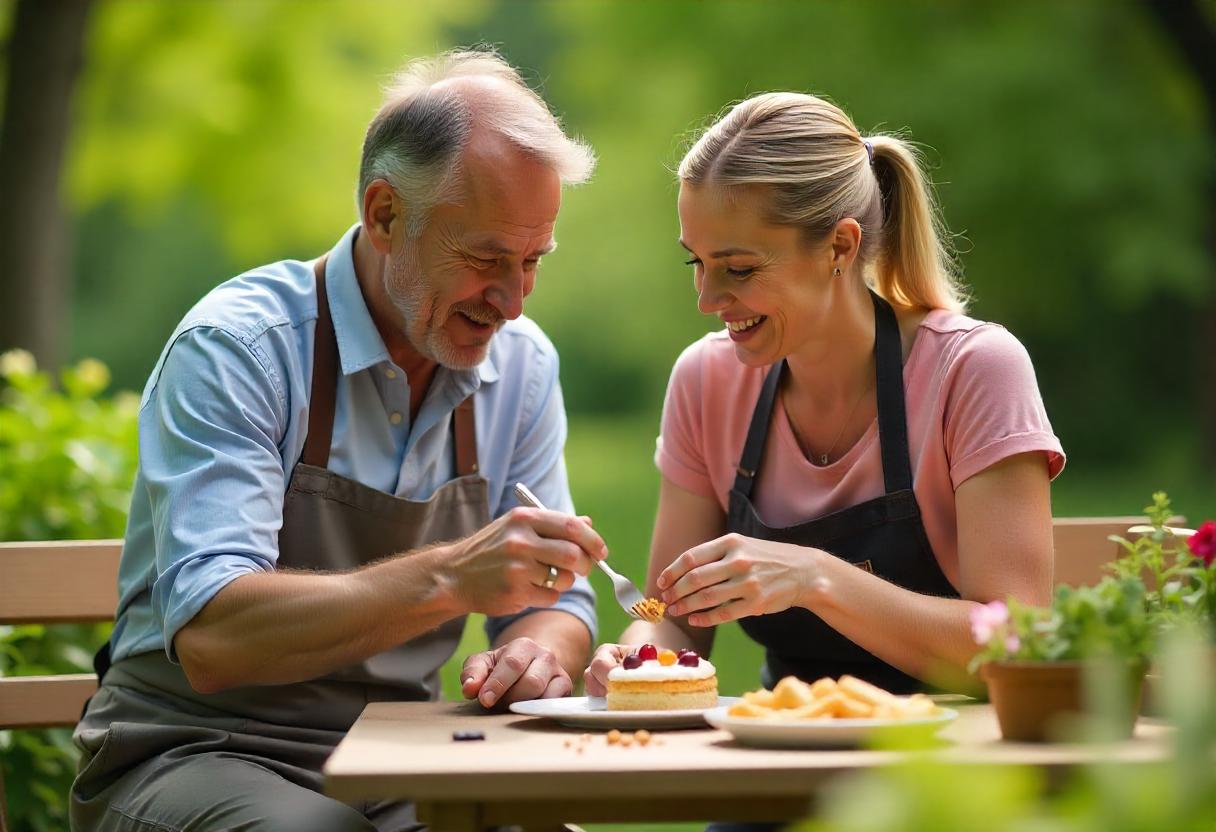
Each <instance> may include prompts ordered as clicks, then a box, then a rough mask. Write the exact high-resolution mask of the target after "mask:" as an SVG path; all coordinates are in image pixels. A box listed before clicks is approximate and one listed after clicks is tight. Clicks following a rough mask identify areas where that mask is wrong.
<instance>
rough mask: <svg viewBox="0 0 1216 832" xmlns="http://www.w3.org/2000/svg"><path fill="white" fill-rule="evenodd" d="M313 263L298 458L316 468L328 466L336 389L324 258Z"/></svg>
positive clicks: (334, 342) (335, 358)
mask: <svg viewBox="0 0 1216 832" xmlns="http://www.w3.org/2000/svg"><path fill="white" fill-rule="evenodd" d="M327 259H328V256H325V257H320V258H318V260H317V261H316V263H314V264H313V273H314V274H315V275H316V279H317V332H316V336H315V344H314V347H313V354H312V392H311V393H309V395H308V435H307V436H306V437H305V438H304V453H303V454H302V455H301V456H300V461H301V462H303V463H305V464H306V465H313V466H315V467H317V468H326V467H328V466H329V445H330V442H331V441H332V440H333V435H334V398H335V396H336V395H337V388H338V338H337V336H336V335H334V319H333V318H332V317H331V316H330V314H329V298H328V297H327V296H326V294H325V261H326V260H327Z"/></svg>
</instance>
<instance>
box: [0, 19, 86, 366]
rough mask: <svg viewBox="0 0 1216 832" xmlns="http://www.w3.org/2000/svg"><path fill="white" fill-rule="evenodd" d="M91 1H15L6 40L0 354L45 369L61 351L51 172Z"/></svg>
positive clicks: (63, 139)
mask: <svg viewBox="0 0 1216 832" xmlns="http://www.w3.org/2000/svg"><path fill="white" fill-rule="evenodd" d="M91 3H92V0H20V2H18V3H17V10H16V14H15V15H14V19H13V28H12V31H11V32H10V34H9V40H8V54H9V61H8V83H7V88H6V90H5V96H4V123H3V125H2V126H0V351H3V350H6V349H12V348H14V347H23V348H25V349H28V350H30V351H31V352H32V353H34V356H35V357H36V358H37V359H38V363H39V364H40V365H41V366H43V367H45V368H48V369H54V368H56V367H58V365H59V363H60V361H61V360H62V359H63V357H64V353H65V352H66V350H65V344H64V340H65V338H64V334H65V331H66V327H65V322H66V321H67V319H68V316H69V314H70V305H69V299H70V291H69V287H70V279H69V275H68V270H69V268H70V263H71V258H70V257H69V256H68V251H69V245H68V229H67V223H66V221H65V217H64V210H63V206H62V203H61V199H60V196H61V195H60V172H61V169H62V167H63V156H64V147H65V146H66V144H67V139H68V134H69V128H70V124H71V113H70V109H71V100H72V88H73V86H74V84H75V82H76V76H77V74H78V73H79V71H80V68H81V64H82V62H83V51H84V49H83V47H84V44H83V41H84V31H85V24H86V22H87V18H88V12H89V7H90V5H91Z"/></svg>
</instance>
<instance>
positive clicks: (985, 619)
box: [971, 601, 1009, 644]
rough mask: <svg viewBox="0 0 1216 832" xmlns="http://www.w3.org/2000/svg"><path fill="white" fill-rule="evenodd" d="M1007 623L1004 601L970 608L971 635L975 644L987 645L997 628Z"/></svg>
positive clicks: (1006, 609) (1007, 615)
mask: <svg viewBox="0 0 1216 832" xmlns="http://www.w3.org/2000/svg"><path fill="white" fill-rule="evenodd" d="M1008 621H1009V608H1008V607H1006V606H1005V602H1004V601H991V602H989V603H987V604H984V605H983V606H982V607H972V608H971V635H972V636H974V637H975V643H976V644H987V643H988V642H989V641H991V640H992V634H993V633H994V632H995V631H996V630H997V628H998V627H1003V626H1004V625H1005V624H1006V623H1007V622H1008Z"/></svg>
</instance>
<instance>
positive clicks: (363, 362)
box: [325, 223, 498, 392]
mask: <svg viewBox="0 0 1216 832" xmlns="http://www.w3.org/2000/svg"><path fill="white" fill-rule="evenodd" d="M358 234H359V225H358V223H356V224H355V225H353V226H351V228H350V230H349V231H347V232H346V233H345V234H343V235H342V239H340V240H339V241H338V243H337V245H335V246H334V247H333V249H332V250H331V251H330V252H329V258H328V259H327V260H326V261H325V292H326V294H327V295H328V296H329V314H330V316H331V317H332V318H333V321H334V334H335V336H337V340H338V360H339V362H340V364H341V365H342V374H343V375H348V376H349V375H351V374H353V373H357V372H359V371H360V370H366V369H367V368H368V367H373V366H375V365H376V364H379V363H381V362H383V361H391V360H392V358H391V356H390V355H389V353H388V347H386V346H385V345H384V339H383V338H381V337H380V330H378V329H376V322H375V321H373V320H372V314H371V312H369V311H368V309H367V302H366V301H365V300H364V299H363V290H362V289H361V288H360V287H359V280H358V278H356V277H355V237H357V236H358ZM497 340H498V339H497V338H496V339H494V340H493V341H491V342H490V349H489V350H488V351H487V353H486V359H485V361H483V362H481V363H480V364H479V365H477V369H476V371H474V370H449V369H447V368H441V370H442V371H443V372H444V373H451V374H452V375H453V376H456V377H457V379H459V381H462V382H464V383H459V382H458V386H460V387H462V388H463V387H469V388H470V392H472V390H476V389H477V386H478V382H487V383H488V382H494V381H497V380H498V368H497V367H496V366H495V363H494V347H495V346H496V345H497ZM466 379H467V381H466Z"/></svg>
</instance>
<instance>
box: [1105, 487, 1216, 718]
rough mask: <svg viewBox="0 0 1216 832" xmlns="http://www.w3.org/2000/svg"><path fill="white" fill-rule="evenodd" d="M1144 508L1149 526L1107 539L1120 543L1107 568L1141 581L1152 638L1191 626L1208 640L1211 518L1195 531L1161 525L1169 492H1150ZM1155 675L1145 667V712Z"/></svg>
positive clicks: (1213, 554) (1215, 528) (1213, 615)
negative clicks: (1150, 501)
mask: <svg viewBox="0 0 1216 832" xmlns="http://www.w3.org/2000/svg"><path fill="white" fill-rule="evenodd" d="M1145 512H1146V513H1147V514H1148V516H1149V521H1150V524H1151V525H1149V526H1144V527H1132V529H1130V530H1129V531H1130V532H1132V533H1134V535H1133V536H1131V537H1130V538H1125V537H1120V536H1114V537H1112V538H1111V539H1112V540H1113V541H1114V542H1116V543H1118V544H1119V546H1120V547H1121V548H1122V554H1121V555H1120V557H1119V558H1117V559H1116V560H1115V561H1113V562H1112V563H1111V564H1110V567H1109V568H1110V571H1111V573H1112V574H1114V575H1116V576H1119V577H1128V578H1136V577H1138V578H1140V579H1141V580H1142V581H1143V582H1144V585H1145V590H1146V595H1145V598H1146V603H1147V605H1148V611H1149V618H1150V620H1151V622H1152V625H1153V630H1154V633H1155V637H1156V640H1157V642H1158V643H1160V642H1161V641H1162V640H1163V639H1164V638H1165V637H1167V636H1168V634H1169V633H1171V632H1172V631H1174V630H1176V629H1178V628H1180V627H1192V626H1193V627H1194V628H1195V629H1196V630H1198V631H1199V632H1203V633H1206V634H1207V636H1208V638H1209V640H1211V638H1212V636H1213V634H1216V569H1214V568H1213V562H1214V561H1216V522H1213V521H1211V520H1208V521H1207V522H1205V523H1203V524H1202V525H1201V526H1200V527H1199V528H1198V529H1197V530H1192V529H1180V528H1174V527H1172V526H1169V525H1167V523H1168V518H1169V517H1170V516H1171V514H1172V511H1171V509H1170V500H1169V497H1168V496H1167V495H1166V494H1165V492H1162V491H1158V492H1157V493H1155V494H1153V502H1152V505H1150V506H1147V507H1146V508H1145ZM1155 652H1156V651H1155ZM1209 652H1210V659H1209V664H1210V666H1211V668H1212V669H1214V670H1216V651H1209ZM1160 679H1161V677H1160V674H1159V673H1158V672H1156V670H1155V669H1150V671H1149V674H1148V677H1147V681H1148V684H1147V688H1146V691H1145V710H1146V712H1150V713H1152V712H1155V711H1156V710H1157V700H1158V699H1159V698H1160V696H1159V692H1158V690H1157V688H1158V687H1159V685H1160Z"/></svg>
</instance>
